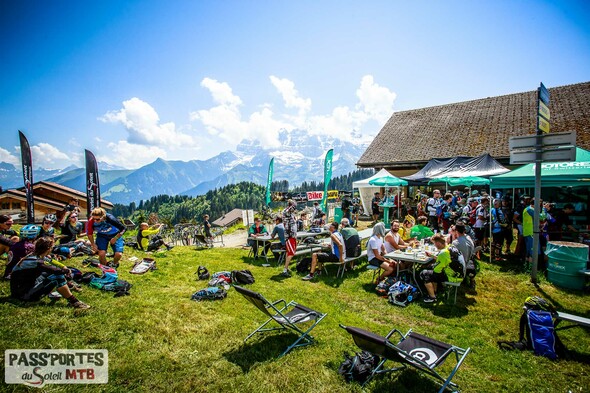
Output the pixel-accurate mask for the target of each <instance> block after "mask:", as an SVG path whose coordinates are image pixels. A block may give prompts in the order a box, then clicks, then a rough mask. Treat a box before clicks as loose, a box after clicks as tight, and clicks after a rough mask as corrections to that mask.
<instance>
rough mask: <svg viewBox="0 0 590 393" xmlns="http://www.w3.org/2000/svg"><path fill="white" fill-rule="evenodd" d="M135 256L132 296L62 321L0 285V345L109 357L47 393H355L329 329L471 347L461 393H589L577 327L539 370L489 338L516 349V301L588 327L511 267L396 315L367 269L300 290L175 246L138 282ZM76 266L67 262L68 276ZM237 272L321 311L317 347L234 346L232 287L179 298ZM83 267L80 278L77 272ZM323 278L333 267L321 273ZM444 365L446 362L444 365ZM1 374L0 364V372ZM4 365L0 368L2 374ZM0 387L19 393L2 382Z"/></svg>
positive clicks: (100, 302)
mask: <svg viewBox="0 0 590 393" xmlns="http://www.w3.org/2000/svg"><path fill="white" fill-rule="evenodd" d="M132 255H137V256H138V257H141V254H140V253H138V252H135V251H129V250H127V252H126V254H125V257H124V259H123V261H122V264H121V269H120V276H121V278H122V279H125V280H127V281H129V282H131V283H132V284H133V288H132V289H131V296H125V297H119V298H113V296H112V294H111V293H106V292H100V291H98V290H95V289H92V288H88V287H85V288H84V292H82V293H81V294H79V296H78V297H79V298H80V299H81V300H83V301H84V302H87V303H88V304H90V305H91V306H92V309H90V310H88V311H85V312H75V311H74V310H72V309H71V308H68V307H66V304H65V301H63V300H62V301H60V302H58V303H56V304H55V305H50V304H49V301H48V300H43V301H42V302H41V303H37V304H34V305H25V304H22V303H19V302H14V301H12V300H11V299H10V298H9V294H10V293H9V285H8V283H7V282H2V283H0V321H1V326H2V328H1V329H2V335H1V336H0V349H2V350H4V349H15V348H18V349H34V348H55V349H58V348H72V349H86V348H97V349H108V351H109V383H108V384H107V385H98V386H90V385H86V386H81V385H47V386H46V387H45V388H44V389H45V390H47V391H78V390H81V389H83V390H85V391H95V390H96V391H107V392H127V391H138V392H144V391H153V392H160V391H162V392H226V391H227V392H233V391H237V392H350V391H355V392H361V391H362V389H361V388H360V386H358V385H357V384H347V383H345V382H344V381H343V379H342V378H341V377H340V376H339V375H338V373H337V369H338V365H339V364H340V362H341V361H342V360H343V352H344V351H349V352H352V351H354V350H355V349H356V347H355V346H354V344H353V342H352V339H351V337H350V336H349V335H348V334H347V333H346V332H345V331H344V330H342V329H341V328H339V327H338V324H339V323H342V324H346V325H352V326H358V327H362V328H366V329H368V330H371V331H373V332H376V333H380V334H383V335H385V334H386V333H387V332H388V331H389V330H390V329H391V328H392V327H397V328H398V329H400V330H402V331H404V332H405V331H406V330H407V329H409V328H412V329H414V330H415V331H416V332H418V333H422V334H426V335H428V336H431V337H433V338H436V339H439V340H441V341H446V342H449V343H453V344H455V345H457V346H460V347H464V348H465V347H471V349H472V353H470V354H469V356H468V357H467V359H466V362H465V363H464V364H463V366H462V367H461V369H460V370H459V372H458V374H457V375H456V377H455V378H454V379H453V380H454V381H455V382H456V383H458V384H459V387H460V389H461V390H462V391H465V392H569V391H571V392H583V391H589V390H590V335H589V332H588V330H584V329H582V328H579V327H576V328H572V329H567V330H564V331H562V332H561V334H560V337H561V339H562V340H563V342H564V343H565V345H566V347H567V348H569V350H570V351H571V354H570V355H571V356H570V359H568V360H560V361H555V362H553V361H550V360H548V359H545V358H542V357H537V356H534V355H533V354H532V353H530V352H503V351H500V350H498V348H497V345H496V341H497V340H517V339H518V321H519V317H520V313H521V307H522V303H523V301H524V299H525V298H526V297H527V296H529V295H540V296H542V297H544V298H546V299H548V300H550V301H552V302H553V303H554V304H555V305H556V306H557V307H558V309H559V310H562V311H566V312H570V313H574V314H579V315H583V316H585V317H590V312H589V306H588V305H589V304H590V303H589V300H590V299H589V296H588V295H587V294H585V293H582V292H576V291H566V290H562V289H559V288H556V287H554V286H553V285H551V284H549V283H547V282H546V281H545V280H544V279H542V282H541V283H540V285H539V286H538V287H535V286H533V285H532V284H531V283H530V282H529V280H528V277H527V276H526V275H524V274H522V273H518V272H514V271H513V270H511V269H510V266H506V265H496V264H488V263H483V266H482V271H481V272H480V274H479V275H478V277H477V282H478V283H477V294H473V293H472V294H465V293H464V291H463V290H460V293H459V296H458V303H457V305H456V306H453V305H452V304H450V303H445V302H443V303H439V304H437V305H424V304H423V303H421V302H418V303H414V304H411V305H410V306H408V307H407V308H400V307H397V306H392V305H390V304H389V303H388V302H387V301H386V299H383V298H379V297H378V296H377V295H376V294H375V292H374V290H373V289H374V288H373V285H371V284H370V280H371V274H372V273H371V272H369V271H367V270H366V269H365V265H366V261H364V262H363V263H362V264H361V265H360V267H359V266H357V268H356V269H355V270H354V271H352V272H347V273H346V275H345V277H344V280H337V279H334V278H333V277H325V276H321V277H320V278H319V280H318V281H317V282H304V281H302V280H301V279H300V277H299V276H297V275H296V274H294V275H293V277H291V278H287V279H284V278H282V277H280V276H279V275H278V274H279V273H280V271H281V270H280V269H279V268H274V267H271V268H268V267H267V268H265V267H261V266H260V265H261V264H262V261H260V260H258V261H251V260H249V259H247V258H246V255H247V251H245V250H240V249H224V248H214V249H210V250H202V251H196V250H194V249H192V248H190V247H176V248H174V249H173V250H172V251H170V252H169V253H165V254H163V255H162V256H157V257H156V259H157V262H158V270H156V271H153V272H148V273H146V274H145V275H142V276H133V275H130V274H129V273H128V271H129V270H130V268H131V265H132V263H131V262H129V261H128V260H127V259H128V258H129V257H130V256H132ZM81 260H82V258H75V259H73V260H72V261H71V264H70V265H72V266H75V267H81ZM199 265H205V266H206V267H207V268H208V269H209V271H210V272H212V273H213V272H215V271H220V270H233V269H250V270H251V271H252V272H253V274H254V276H255V278H256V283H255V284H253V285H251V286H250V288H251V289H253V290H255V291H259V292H261V293H262V294H263V295H264V296H265V297H266V298H267V299H269V300H271V301H273V300H277V299H280V298H283V299H285V300H287V301H289V300H296V301H298V302H300V303H302V304H304V305H307V306H309V307H312V308H315V309H317V310H319V311H323V312H327V313H328V316H327V317H326V318H325V319H324V321H322V323H320V324H319V325H318V326H317V327H316V328H315V330H314V331H313V332H312V333H313V335H314V337H316V338H317V340H318V343H317V344H316V345H312V346H308V347H304V348H299V349H295V350H293V351H292V352H291V353H289V354H288V355H287V356H284V357H282V358H280V359H278V360H277V359H276V357H277V356H278V355H279V354H280V353H281V352H282V350H283V349H284V348H286V347H287V346H288V345H289V343H290V342H291V341H292V340H293V339H294V336H293V335H291V334H281V333H278V334H277V333H274V334H273V333H270V334H267V335H259V337H253V338H252V339H250V340H249V341H248V342H247V343H246V344H244V343H243V339H244V338H245V337H246V335H247V334H248V333H250V332H251V331H252V330H254V329H255V328H256V327H257V326H258V325H259V324H260V323H262V321H263V320H264V316H263V315H262V314H261V313H260V312H259V311H258V310H257V309H255V308H254V307H253V306H252V305H251V304H250V303H248V302H247V301H246V300H245V299H244V298H243V297H242V296H240V295H239V294H238V293H237V292H236V291H235V290H233V289H230V291H229V294H228V297H227V298H226V299H225V300H223V301H216V302H200V303H199V302H194V301H191V300H190V296H191V294H192V293H193V292H195V291H196V290H197V289H201V288H203V287H205V286H206V284H205V283H204V282H199V281H196V275H195V274H194V272H195V271H196V270H197V267H198V266H199ZM82 270H83V271H84V270H89V269H88V268H82ZM332 272H333V270H332ZM449 363H452V362H449ZM2 364H4V363H2ZM2 367H3V366H2ZM436 389H437V387H436V385H435V384H434V383H432V382H431V381H430V379H428V378H427V377H424V376H421V375H420V374H418V373H416V372H414V371H410V370H406V371H404V372H401V373H397V374H396V373H394V374H390V375H387V376H385V377H381V378H377V379H375V380H374V381H373V382H371V383H370V384H369V385H368V387H367V390H368V391H375V392H377V391H383V392H389V391H396V392H426V391H435V390H436ZM1 390H14V391H26V390H30V389H29V388H26V387H24V386H17V385H3V386H2V389H1Z"/></svg>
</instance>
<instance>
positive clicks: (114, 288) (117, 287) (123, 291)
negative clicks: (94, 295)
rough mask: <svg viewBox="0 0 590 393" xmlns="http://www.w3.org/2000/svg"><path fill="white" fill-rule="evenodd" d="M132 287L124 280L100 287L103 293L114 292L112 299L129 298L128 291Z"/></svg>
mask: <svg viewBox="0 0 590 393" xmlns="http://www.w3.org/2000/svg"><path fill="white" fill-rule="evenodd" d="M131 287H132V285H131V284H130V283H129V282H127V281H125V280H117V281H115V282H112V283H110V284H106V285H104V286H103V287H102V290H103V291H110V292H115V296H114V297H119V296H129V290H130V289H131Z"/></svg>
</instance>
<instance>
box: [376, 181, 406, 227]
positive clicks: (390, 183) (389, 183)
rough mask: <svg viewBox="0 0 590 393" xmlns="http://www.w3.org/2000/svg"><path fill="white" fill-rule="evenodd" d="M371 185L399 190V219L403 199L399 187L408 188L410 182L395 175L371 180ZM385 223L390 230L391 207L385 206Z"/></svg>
mask: <svg viewBox="0 0 590 393" xmlns="http://www.w3.org/2000/svg"><path fill="white" fill-rule="evenodd" d="M369 184H370V185H372V186H379V187H398V189H397V215H398V217H399V211H400V205H401V199H400V196H399V187H400V186H407V185H408V181H407V180H404V179H400V178H399V177H397V176H393V175H385V176H382V177H378V178H376V179H372V180H369ZM383 221H385V222H384V224H385V227H386V228H389V206H387V205H385V204H384V205H383Z"/></svg>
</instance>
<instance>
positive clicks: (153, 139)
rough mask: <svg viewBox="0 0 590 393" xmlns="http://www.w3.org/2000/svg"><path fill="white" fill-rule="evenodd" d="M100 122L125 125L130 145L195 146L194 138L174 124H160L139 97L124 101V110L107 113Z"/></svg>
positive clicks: (156, 115)
mask: <svg viewBox="0 0 590 393" xmlns="http://www.w3.org/2000/svg"><path fill="white" fill-rule="evenodd" d="M99 120H101V121H103V122H105V123H106V122H111V123H121V124H123V125H124V126H125V128H127V131H128V132H129V138H128V141H129V142H130V143H134V144H138V145H152V146H192V145H195V141H194V139H193V137H192V136H190V135H187V134H184V133H181V132H179V131H177V130H176V126H175V125H174V123H172V122H169V123H160V117H159V116H158V113H157V112H156V110H155V109H154V108H153V107H152V106H151V105H150V104H148V103H147V102H145V101H142V100H140V99H139V98H137V97H133V98H131V99H130V100H127V101H123V108H121V109H120V110H118V111H110V112H107V113H105V114H104V115H103V116H102V117H99Z"/></svg>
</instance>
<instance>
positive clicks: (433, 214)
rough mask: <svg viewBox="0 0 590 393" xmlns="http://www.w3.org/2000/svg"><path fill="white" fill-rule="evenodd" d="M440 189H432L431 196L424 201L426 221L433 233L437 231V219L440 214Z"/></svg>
mask: <svg viewBox="0 0 590 393" xmlns="http://www.w3.org/2000/svg"><path fill="white" fill-rule="evenodd" d="M441 203H442V202H441V199H440V191H439V190H434V191H433V192H432V198H429V199H428V201H427V202H426V212H427V213H428V223H429V224H430V228H432V230H433V231H434V233H437V232H438V230H439V229H438V219H439V216H440V209H441Z"/></svg>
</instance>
